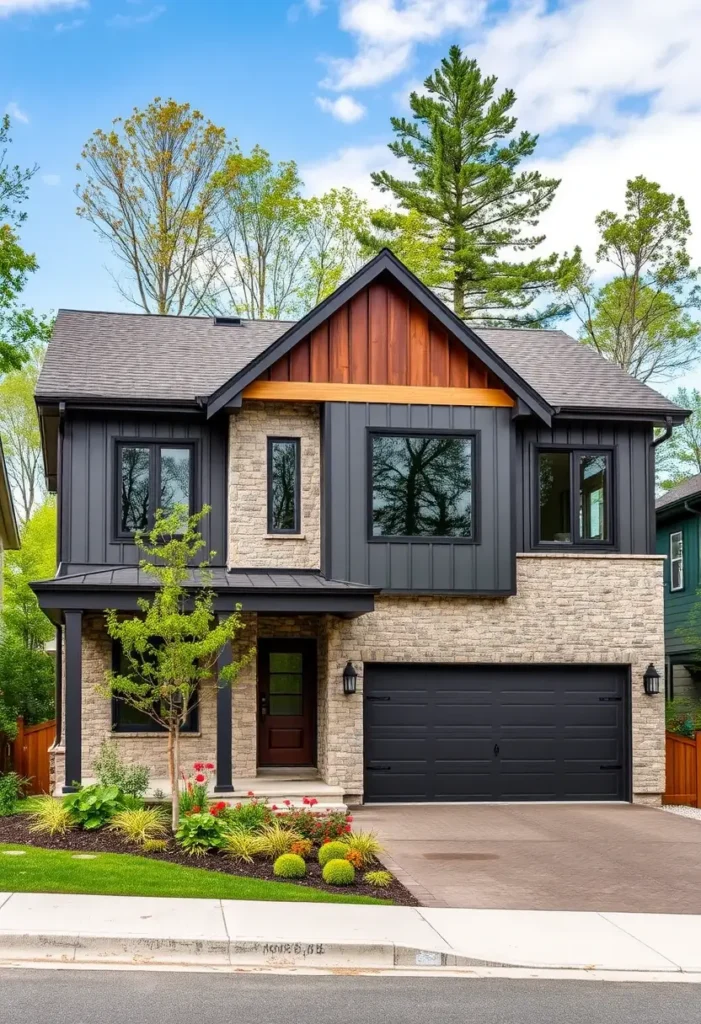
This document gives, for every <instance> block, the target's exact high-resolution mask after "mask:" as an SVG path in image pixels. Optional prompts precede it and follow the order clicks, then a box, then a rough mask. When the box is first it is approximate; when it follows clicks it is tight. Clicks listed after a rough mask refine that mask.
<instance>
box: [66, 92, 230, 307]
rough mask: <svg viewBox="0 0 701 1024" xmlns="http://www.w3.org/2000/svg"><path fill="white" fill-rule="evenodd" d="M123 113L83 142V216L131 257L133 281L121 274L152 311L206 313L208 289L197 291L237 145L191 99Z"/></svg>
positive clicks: (128, 292)
mask: <svg viewBox="0 0 701 1024" xmlns="http://www.w3.org/2000/svg"><path fill="white" fill-rule="evenodd" d="M113 123H114V126H115V127H113V128H112V129H111V130H109V131H107V132H105V131H102V130H101V129H98V130H97V131H96V132H95V133H94V134H93V135H92V136H91V137H90V139H89V140H88V141H87V143H86V144H85V147H84V148H83V152H82V158H83V161H84V163H85V166H86V178H85V182H84V183H83V184H82V185H78V186H77V188H76V194H77V195H78V197H79V198H80V200H81V204H82V205H81V206H79V207H78V210H77V213H78V216H80V217H83V218H84V219H85V220H88V221H90V223H91V224H93V225H94V227H95V228H96V230H97V232H98V234H99V235H100V236H101V237H102V238H105V239H106V240H107V241H108V242H109V243H110V245H111V247H112V251H113V252H114V253H115V255H116V256H117V258H118V259H119V260H120V261H121V262H122V263H123V264H124V265H125V266H126V268H127V271H128V277H129V279H130V281H131V284H130V285H129V286H128V287H124V286H122V285H121V284H120V283H119V282H118V281H117V282H116V283H117V287H118V288H119V290H120V292H121V293H122V295H124V296H125V297H126V298H127V299H128V300H129V301H130V302H133V303H134V304H135V305H137V306H140V307H141V308H142V309H143V310H145V311H146V312H147V313H173V314H176V315H179V314H183V313H197V312H198V311H199V310H200V309H201V308H202V307H201V292H200V293H198V292H195V291H193V288H192V284H193V275H195V271H196V270H197V271H198V273H199V272H201V265H202V262H203V257H204V256H205V255H206V254H207V253H208V252H209V251H210V249H211V248H212V246H213V245H214V243H215V242H216V234H215V232H214V227H213V224H214V218H215V214H216V211H217V207H218V205H219V204H220V203H221V202H222V198H223V197H222V193H221V190H219V189H215V188H213V187H212V184H211V181H212V176H213V175H214V174H215V173H216V172H217V171H219V170H221V168H222V167H223V165H224V160H225V158H226V155H227V152H228V148H229V147H228V145H227V141H226V134H225V132H224V129H223V128H218V127H217V126H216V125H214V124H212V122H211V121H206V120H205V119H204V117H203V115H202V114H201V113H200V112H199V111H198V110H192V109H191V108H190V105H189V103H176V102H175V100H172V99H169V100H165V101H162V100H161V99H160V97H156V99H154V100H153V102H152V103H150V104H149V105H148V106H147V107H146V108H145V109H144V110H139V109H138V108H136V107H135V108H134V111H133V113H132V115H131V117H128V118H127V119H126V120H124V121H123V120H122V118H116V119H115V121H114V122H113ZM78 169H79V170H80V169H81V167H80V164H79V165H78ZM204 284H205V285H206V284H207V282H204ZM203 290H206V288H205V289H203Z"/></svg>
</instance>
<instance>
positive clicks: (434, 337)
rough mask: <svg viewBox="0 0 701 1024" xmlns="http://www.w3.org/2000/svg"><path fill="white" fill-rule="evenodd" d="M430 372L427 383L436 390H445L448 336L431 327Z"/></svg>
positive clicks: (446, 384)
mask: <svg viewBox="0 0 701 1024" xmlns="http://www.w3.org/2000/svg"><path fill="white" fill-rule="evenodd" d="M430 339H431V340H430V345H431V357H430V358H431V370H430V381H429V383H430V384H431V385H432V386H433V387H436V388H447V387H448V380H449V356H448V336H447V335H446V334H445V333H444V332H443V331H440V330H438V328H436V327H433V326H431V328H430Z"/></svg>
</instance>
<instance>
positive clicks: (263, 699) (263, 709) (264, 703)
mask: <svg viewBox="0 0 701 1024" xmlns="http://www.w3.org/2000/svg"><path fill="white" fill-rule="evenodd" d="M267 713H268V697H267V695H266V694H265V693H261V695H260V717H261V718H265V716H266V715H267Z"/></svg>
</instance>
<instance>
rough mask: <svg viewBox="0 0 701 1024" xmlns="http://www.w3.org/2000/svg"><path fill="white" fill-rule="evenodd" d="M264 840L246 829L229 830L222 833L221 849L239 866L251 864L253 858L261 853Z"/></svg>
mask: <svg viewBox="0 0 701 1024" xmlns="http://www.w3.org/2000/svg"><path fill="white" fill-rule="evenodd" d="M264 843H265V841H264V839H263V837H262V836H259V835H256V833H255V832H250V831H247V830H246V829H231V830H229V831H227V832H225V833H224V836H223V843H222V845H223V849H224V850H225V851H226V853H227V854H228V855H229V857H231V858H232V859H233V860H235V861H237V862H238V863H239V864H252V863H253V858H254V857H256V856H257V855H258V854H261V853H263V846H264Z"/></svg>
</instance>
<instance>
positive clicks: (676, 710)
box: [665, 697, 701, 737]
mask: <svg viewBox="0 0 701 1024" xmlns="http://www.w3.org/2000/svg"><path fill="white" fill-rule="evenodd" d="M665 724H666V727H667V729H668V730H669V732H674V733H677V735H679V736H692V737H693V736H694V735H695V734H696V731H697V729H701V701H698V700H695V699H694V698H693V697H675V698H674V700H668V701H667V703H666V704H665Z"/></svg>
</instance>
